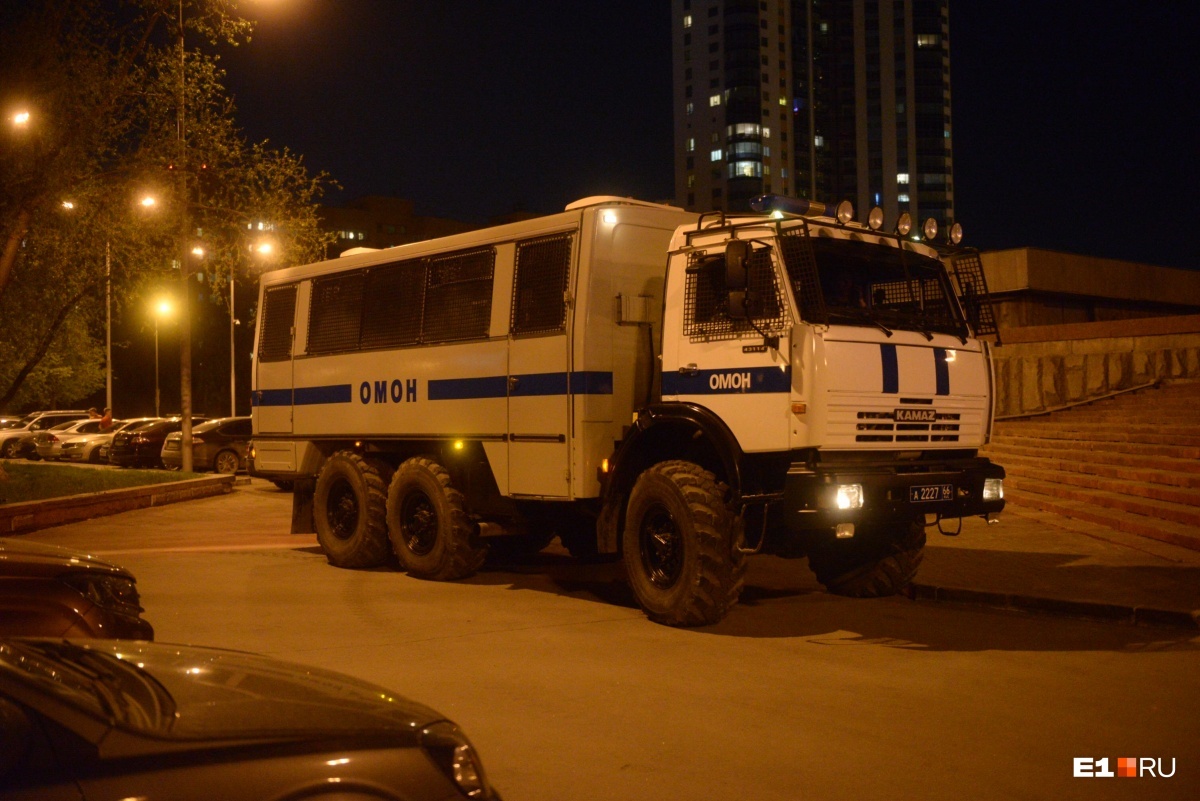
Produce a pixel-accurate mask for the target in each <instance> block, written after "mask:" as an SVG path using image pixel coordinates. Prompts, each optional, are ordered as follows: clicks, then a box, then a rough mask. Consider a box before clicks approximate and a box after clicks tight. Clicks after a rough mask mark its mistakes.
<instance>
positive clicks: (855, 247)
mask: <svg viewBox="0 0 1200 801" xmlns="http://www.w3.org/2000/svg"><path fill="white" fill-rule="evenodd" d="M785 239H788V240H792V242H793V243H794V242H796V241H799V240H800V239H801V238H800V237H794V236H789V237H785ZM809 241H810V242H811V244H812V255H813V257H814V259H815V262H816V282H815V283H816V286H813V282H812V281H810V280H806V279H808V278H809V274H806V270H805V266H806V263H807V259H805V258H803V257H802V256H801V255H799V254H801V253H802V251H801V249H799V248H797V247H792V248H787V247H785V248H784V254H785V263H786V264H787V270H788V278H789V280H790V281H791V283H792V287H793V289H794V290H795V292H796V296H797V299H798V300H799V301H800V304H801V308H802V310H806V311H807V310H811V309H814V308H820V306H819V305H814V304H813V303H812V300H813V298H812V297H811V296H812V295H813V294H814V290H818V289H819V291H820V295H821V298H822V300H823V304H821V305H823V307H824V314H825V315H826V317H827V321H828V322H831V323H842V324H846V325H860V326H874V327H876V328H883V329H884V330H890V329H893V328H898V329H908V330H914V331H921V332H924V333H926V334H928V333H930V332H933V331H937V332H941V333H947V334H954V335H955V336H961V335H963V334H964V333H965V331H966V327H965V323H964V322H963V320H962V317H961V314H960V313H959V311H958V304H957V303H956V301H955V300H954V298H953V297H952V296H951V292H950V288H949V284H948V281H947V280H946V278H945V271H944V270H943V268H942V265H941V262H939V261H938V260H936V259H933V258H930V257H928V256H923V255H921V254H919V253H914V252H912V251H908V250H901V249H899V248H896V247H886V246H881V245H878V244H874V243H869V242H858V241H853V240H848V239H834V238H827V237H810V238H809ZM805 293H807V294H808V296H809V297H807V298H806V297H804V295H805ZM810 316H813V315H811V314H809V313H806V314H805V317H806V319H807V318H808V317H810ZM813 322H824V321H819V320H813Z"/></svg>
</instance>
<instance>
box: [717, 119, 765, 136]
mask: <svg viewBox="0 0 1200 801" xmlns="http://www.w3.org/2000/svg"><path fill="white" fill-rule="evenodd" d="M761 131H762V127H761V126H760V125H759V124H758V123H755V122H739V123H737V124H736V125H729V126H727V127H726V128H725V134H726V135H727V136H730V137H734V136H758V135H759V134H760V132H761Z"/></svg>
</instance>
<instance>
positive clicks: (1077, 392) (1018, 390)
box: [992, 316, 1200, 417]
mask: <svg viewBox="0 0 1200 801" xmlns="http://www.w3.org/2000/svg"><path fill="white" fill-rule="evenodd" d="M1001 339H1002V340H1003V342H1004V344H1003V345H1001V346H999V347H996V348H994V349H993V351H992V355H993V357H994V358H995V362H996V385H997V386H996V414H997V416H999V417H1008V416H1014V415H1022V414H1033V413H1037V412H1043V411H1046V410H1047V409H1053V408H1056V407H1059V406H1065V405H1067V404H1071V403H1077V402H1080V401H1086V400H1088V399H1090V398H1097V397H1101V396H1103V395H1108V394H1110V393H1112V392H1116V391H1118V390H1122V389H1129V388H1130V387H1135V386H1138V385H1141V384H1147V383H1150V382H1153V381H1157V380H1161V379H1196V380H1200V316H1188V317H1151V318H1145V319H1138V320H1119V321H1107V322H1099V323H1076V324H1071V325H1048V326H1035V327H1030V328H1017V329H1011V330H1004V331H1001Z"/></svg>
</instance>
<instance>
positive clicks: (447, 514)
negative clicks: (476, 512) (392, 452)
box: [387, 457, 487, 581]
mask: <svg viewBox="0 0 1200 801" xmlns="http://www.w3.org/2000/svg"><path fill="white" fill-rule="evenodd" d="M387 527H388V536H389V537H391V540H392V549H393V550H394V551H395V552H396V558H397V559H399V560H400V564H401V565H402V566H403V567H404V569H405V570H406V571H408V573H409V574H410V575H413V576H416V577H418V578H424V579H434V580H436V581H451V580H453V579H459V578H463V577H465V576H469V575H471V574H472V573H474V572H475V571H476V570H478V569H479V568H480V566H481V565H482V564H483V560H484V558H485V557H486V556H487V547H486V546H484V545H481V544H480V543H479V536H478V533H477V531H476V526H475V524H474V523H472V522H471V520H470V518H468V517H467V513H466V512H465V511H464V510H463V496H462V493H461V492H459V491H458V490H457V489H455V488H454V486H453V485H452V484H451V483H450V474H449V473H448V472H447V471H446V468H444V467H442V466H441V465H440V464H438V463H437V462H435V461H433V460H432V459H426V458H423V457H415V458H412V459H409V460H408V461H406V462H405V463H404V464H402V465H400V468H399V469H398V470H396V474H395V475H394V476H392V483H391V486H390V487H388V496H387Z"/></svg>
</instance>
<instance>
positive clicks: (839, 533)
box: [833, 523, 854, 540]
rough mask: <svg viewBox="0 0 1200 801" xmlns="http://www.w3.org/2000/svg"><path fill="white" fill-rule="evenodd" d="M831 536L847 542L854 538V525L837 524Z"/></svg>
mask: <svg viewBox="0 0 1200 801" xmlns="http://www.w3.org/2000/svg"><path fill="white" fill-rule="evenodd" d="M833 534H834V536H835V537H837V538H838V539H839V540H848V539H850V538H851V537H853V536H854V524H853V523H838V524H837V528H835V529H834V530H833Z"/></svg>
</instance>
